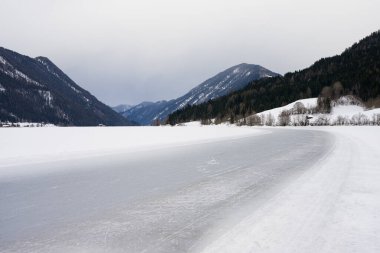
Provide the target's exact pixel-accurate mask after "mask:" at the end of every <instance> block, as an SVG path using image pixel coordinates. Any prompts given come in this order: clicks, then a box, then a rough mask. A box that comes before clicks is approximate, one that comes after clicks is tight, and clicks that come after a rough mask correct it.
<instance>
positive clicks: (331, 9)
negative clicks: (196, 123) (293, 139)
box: [0, 0, 380, 105]
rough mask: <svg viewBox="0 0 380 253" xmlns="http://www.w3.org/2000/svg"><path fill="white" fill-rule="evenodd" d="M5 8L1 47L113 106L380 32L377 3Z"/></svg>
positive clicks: (9, 1) (90, 1)
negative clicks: (49, 66) (37, 61)
mask: <svg viewBox="0 0 380 253" xmlns="http://www.w3.org/2000/svg"><path fill="white" fill-rule="evenodd" d="M1 6H2V8H1V9H2V15H0V27H1V30H2V40H1V44H0V46H3V47H6V48H8V49H11V50H14V51H17V52H19V53H22V54H26V55H28V56H31V57H36V56H40V55H42V56H46V57H48V58H49V59H51V60H52V61H53V62H54V63H55V64H56V65H57V66H58V67H60V68H61V69H62V70H63V71H64V72H65V73H66V74H67V75H69V76H70V77H71V78H72V79H73V80H74V81H75V82H76V83H78V84H79V85H80V86H82V87H83V88H85V89H87V90H88V91H90V92H91V93H92V94H93V95H95V96H96V97H97V98H98V99H99V100H101V101H102V102H104V103H106V104H108V105H117V104H137V103H139V102H142V101H157V100H164V99H172V98H176V97H178V96H180V95H183V94H184V93H186V92H187V91H188V90H190V89H191V88H193V87H194V86H196V85H198V84H199V83H201V82H202V81H204V80H206V79H208V78H210V77H211V76H213V75H215V74H217V73H219V72H221V71H223V70H224V69H226V68H229V67H231V66H233V65H237V64H240V63H243V62H246V63H251V64H259V65H262V66H263V67H266V68H268V69H270V70H272V71H274V72H278V73H280V74H284V73H286V72H290V71H295V70H299V69H303V68H305V67H308V66H310V65H311V64H312V63H313V62H315V61H316V60H318V59H320V58H322V57H328V56H333V55H336V54H340V53H341V52H342V51H343V50H344V49H345V48H347V47H349V46H351V45H352V44H353V43H355V42H357V41H359V40H360V39H362V38H364V37H365V36H367V35H369V34H371V33H372V32H374V31H376V30H378V29H379V28H380V27H379V24H380V16H379V15H378V10H379V9H380V3H378V2H376V1H374V0H363V1H360V2H359V1H343V0H335V1H327V0H322V1H301V0H287V1H281V0H269V1H262V0H235V1H221V0H219V1H216V0H209V1H207V2H206V1H200V0H193V1H188V0H183V1H178V0H162V1H154V0H141V1H121V0H111V1H105V0H103V1H101V0H65V1H63V0H33V1H27V0H1ZM296 55H297V57H295V56H296Z"/></svg>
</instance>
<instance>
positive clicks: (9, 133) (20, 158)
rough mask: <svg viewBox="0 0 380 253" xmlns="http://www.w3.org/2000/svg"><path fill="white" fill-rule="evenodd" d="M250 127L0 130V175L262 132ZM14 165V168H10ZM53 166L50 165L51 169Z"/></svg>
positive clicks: (193, 126) (197, 125)
mask: <svg viewBox="0 0 380 253" xmlns="http://www.w3.org/2000/svg"><path fill="white" fill-rule="evenodd" d="M21 124H23V123H21ZM263 133H265V131H263V130H260V131H258V130H253V129H249V128H241V129H238V128H231V127H227V126H219V127H207V126H204V127H199V124H196V123H194V124H193V125H192V126H191V127H186V128H184V127H127V128H125V127H65V128H61V127H51V128H23V129H20V128H7V129H5V128H4V129H0V177H1V176H5V175H8V174H10V175H13V174H16V173H19V174H22V175H24V174H27V173H33V174H35V173H37V172H39V171H40V170H39V169H35V170H29V167H28V166H17V165H22V164H31V163H41V162H47V161H57V160H67V159H73V158H81V157H86V156H87V157H88V156H98V155H105V154H113V153H130V152H136V151H141V150H151V149H153V150H154V149H157V148H163V147H169V146H173V145H175V146H176V145H189V144H194V143H199V142H209V141H215V140H222V139H230V138H238V137H243V136H247V135H256V134H263ZM10 168H11V169H10ZM52 169H53V168H49V170H52Z"/></svg>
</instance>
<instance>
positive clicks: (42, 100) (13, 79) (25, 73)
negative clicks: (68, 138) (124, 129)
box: [0, 47, 131, 126]
mask: <svg viewBox="0 0 380 253" xmlns="http://www.w3.org/2000/svg"><path fill="white" fill-rule="evenodd" d="M0 121H10V122H26V121H29V122H45V123H52V124H56V125H75V126H96V125H99V124H103V125H129V124H131V123H130V122H129V121H128V120H126V119H125V118H124V117H122V116H121V115H120V114H118V113H117V112H115V111H113V110H112V109H111V108H110V107H108V106H107V105H105V104H103V103H101V102H100V101H99V100H97V99H96V98H95V97H94V96H93V95H91V94H90V93H89V92H88V91H86V90H85V89H83V88H81V87H80V86H79V85H77V84H76V83H75V82H74V81H73V80H71V79H70V78H69V77H68V76H67V75H66V74H65V73H63V71H62V70H60V69H59V68H58V67H57V66H56V65H55V64H54V63H52V62H51V61H50V60H49V59H48V58H46V57H37V58H30V57H28V56H24V55H21V54H18V53H16V52H13V51H11V50H8V49H5V48H2V47H0Z"/></svg>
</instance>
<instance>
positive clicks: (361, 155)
mask: <svg viewBox="0 0 380 253" xmlns="http://www.w3.org/2000/svg"><path fill="white" fill-rule="evenodd" d="M379 141H380V127H375V126H358V127H354V126H334V127H332V126H329V127H302V128H301V127H298V128H296V127H294V128H290V127H289V128H279V127H276V128H274V127H260V128H249V127H233V126H207V127H205V126H197V125H196V124H191V126H186V127H185V126H184V127H138V128H135V127H120V128H111V127H106V128H14V129H0V144H1V146H0V251H1V252H184V251H185V252H281V253H282V252H344V253H346V252H380V215H379V214H380V184H379V182H380V146H379Z"/></svg>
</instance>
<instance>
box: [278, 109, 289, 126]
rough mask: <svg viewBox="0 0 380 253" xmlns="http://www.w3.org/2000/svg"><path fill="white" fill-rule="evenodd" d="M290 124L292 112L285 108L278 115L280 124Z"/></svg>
mask: <svg viewBox="0 0 380 253" xmlns="http://www.w3.org/2000/svg"><path fill="white" fill-rule="evenodd" d="M289 124H290V112H289V111H288V110H283V111H282V112H281V113H280V114H279V115H278V125H280V126H288V125H289Z"/></svg>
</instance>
